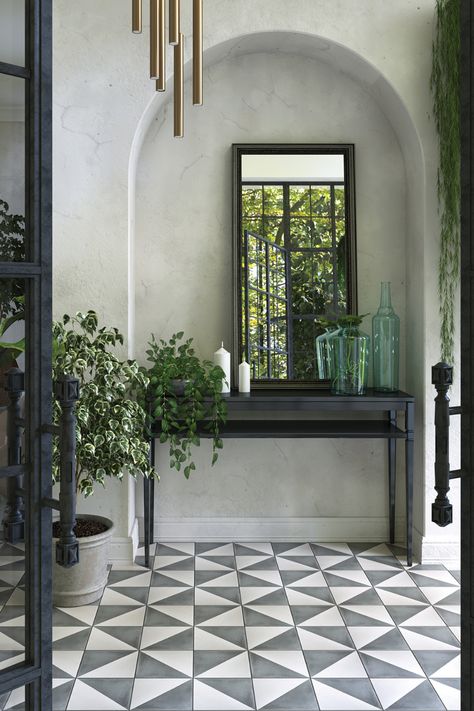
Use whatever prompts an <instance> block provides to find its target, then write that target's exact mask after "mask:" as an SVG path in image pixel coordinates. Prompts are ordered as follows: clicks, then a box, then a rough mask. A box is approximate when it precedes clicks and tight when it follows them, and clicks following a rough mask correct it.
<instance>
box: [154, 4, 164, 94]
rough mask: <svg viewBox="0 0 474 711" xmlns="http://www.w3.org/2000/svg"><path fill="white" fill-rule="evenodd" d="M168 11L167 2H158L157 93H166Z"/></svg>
mask: <svg viewBox="0 0 474 711" xmlns="http://www.w3.org/2000/svg"><path fill="white" fill-rule="evenodd" d="M165 32H166V10H165V0H159V2H158V79H157V81H156V90H157V91H166V39H165Z"/></svg>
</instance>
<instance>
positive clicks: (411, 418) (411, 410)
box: [405, 402, 415, 566]
mask: <svg viewBox="0 0 474 711" xmlns="http://www.w3.org/2000/svg"><path fill="white" fill-rule="evenodd" d="M405 430H406V440H405V468H406V499H407V501H406V505H407V564H408V565H409V566H411V565H413V465H414V439H415V404H414V403H413V402H408V403H407V405H406V410H405Z"/></svg>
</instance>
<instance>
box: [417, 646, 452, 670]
mask: <svg viewBox="0 0 474 711" xmlns="http://www.w3.org/2000/svg"><path fill="white" fill-rule="evenodd" d="M413 654H414V655H415V657H416V658H417V659H418V662H419V664H420V666H421V667H422V669H423V671H424V672H425V674H426V676H431V675H432V674H434V673H435V672H437V671H438V669H441V667H444V665H445V664H448V662H450V661H452V660H453V659H455V658H456V657H457V656H458V655H459V652H458V651H454V650H453V651H449V650H446V651H439V652H430V651H416V650H415V651H414V652H413Z"/></svg>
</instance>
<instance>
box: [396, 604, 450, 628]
mask: <svg viewBox="0 0 474 711" xmlns="http://www.w3.org/2000/svg"><path fill="white" fill-rule="evenodd" d="M399 627H444V622H443V620H442V619H441V617H440V616H439V615H438V613H437V612H436V610H434V609H433V608H432V607H426V608H425V609H424V610H420V612H417V613H416V615H413V617H409V618H408V620H405V622H401V623H400V624H399Z"/></svg>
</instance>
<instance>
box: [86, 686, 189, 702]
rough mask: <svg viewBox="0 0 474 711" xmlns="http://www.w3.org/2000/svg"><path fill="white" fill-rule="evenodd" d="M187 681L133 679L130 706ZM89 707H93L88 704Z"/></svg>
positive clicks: (150, 698)
mask: <svg viewBox="0 0 474 711" xmlns="http://www.w3.org/2000/svg"><path fill="white" fill-rule="evenodd" d="M187 681H188V680H187V679H135V683H134V685H133V695H132V701H131V704H130V708H131V709H136V708H137V706H142V705H143V704H146V703H147V702H148V701H151V700H152V699H155V698H157V697H160V696H162V695H163V694H166V693H167V692H168V691H172V690H173V689H177V688H178V686H182V685H183V684H186V682H187ZM158 703H159V702H158ZM89 708H91V709H92V708H95V707H94V706H90V707H89ZM97 708H98V709H100V708H101V707H100V706H97Z"/></svg>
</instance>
